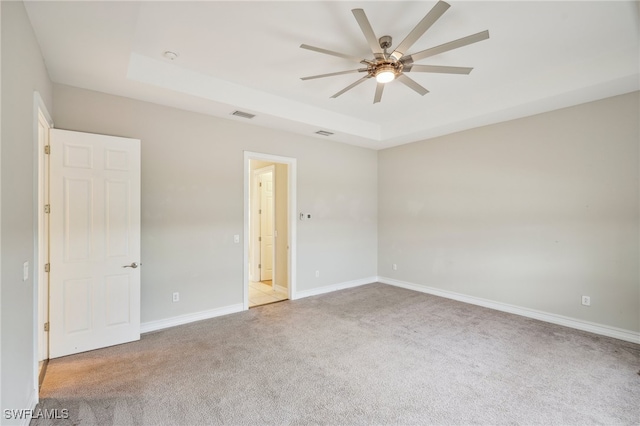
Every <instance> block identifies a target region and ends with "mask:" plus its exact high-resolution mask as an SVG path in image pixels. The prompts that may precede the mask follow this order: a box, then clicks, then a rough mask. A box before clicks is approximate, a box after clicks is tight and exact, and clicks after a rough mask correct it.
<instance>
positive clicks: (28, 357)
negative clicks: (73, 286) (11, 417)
mask: <svg viewBox="0 0 640 426" xmlns="http://www.w3.org/2000/svg"><path fill="white" fill-rule="evenodd" d="M0 7H1V8H2V57H3V60H2V159H1V161H2V163H1V166H0V170H1V173H2V177H1V178H0V182H1V184H2V189H1V190H2V214H1V218H2V221H1V225H0V226H1V230H0V232H1V235H2V242H1V244H2V249H1V253H2V259H1V261H2V281H1V283H2V284H1V285H2V289H1V291H2V297H1V301H2V322H1V324H2V332H1V333H0V334H1V335H2V338H1V339H2V347H1V348H2V395H1V398H2V399H1V404H0V405H1V407H2V409H3V410H4V409H11V408H13V409H19V408H32V407H30V406H29V397H30V396H34V394H33V392H34V391H35V389H34V381H35V378H34V362H35V360H34V357H33V355H34V338H33V335H34V330H33V329H34V326H33V320H34V297H35V296H34V294H35V293H34V282H33V276H34V273H33V268H31V270H30V271H29V279H28V280H27V281H26V282H25V281H23V280H22V264H23V262H25V261H28V262H29V264H30V265H31V266H33V265H34V210H35V209H34V199H35V196H34V164H35V152H34V146H35V139H34V114H33V111H34V97H33V94H34V91H39V92H40V94H41V95H42V98H43V99H44V101H45V104H46V106H47V109H48V110H49V112H51V109H52V87H51V82H50V81H49V77H48V75H47V71H46V69H45V65H44V61H43V60H42V56H41V54H40V48H39V47H38V44H37V42H36V39H35V36H34V34H33V30H32V28H31V24H30V23H29V20H28V18H27V15H26V12H25V10H24V5H23V4H22V2H7V1H3V2H0ZM2 418H3V424H4V423H5V422H7V424H9V423H11V422H9V421H6V420H4V412H2Z"/></svg>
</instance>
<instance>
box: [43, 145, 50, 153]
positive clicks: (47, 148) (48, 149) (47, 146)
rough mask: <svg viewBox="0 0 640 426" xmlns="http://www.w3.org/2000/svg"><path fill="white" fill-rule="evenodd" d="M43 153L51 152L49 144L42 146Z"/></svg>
mask: <svg viewBox="0 0 640 426" xmlns="http://www.w3.org/2000/svg"><path fill="white" fill-rule="evenodd" d="M44 153H45V154H51V145H45V146H44Z"/></svg>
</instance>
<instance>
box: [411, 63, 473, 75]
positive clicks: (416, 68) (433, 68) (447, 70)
mask: <svg viewBox="0 0 640 426" xmlns="http://www.w3.org/2000/svg"><path fill="white" fill-rule="evenodd" d="M471 70H473V67H448V66H442V65H416V64H410V65H407V66H405V67H404V68H402V71H403V72H433V73H442V74H469V73H470V72H471Z"/></svg>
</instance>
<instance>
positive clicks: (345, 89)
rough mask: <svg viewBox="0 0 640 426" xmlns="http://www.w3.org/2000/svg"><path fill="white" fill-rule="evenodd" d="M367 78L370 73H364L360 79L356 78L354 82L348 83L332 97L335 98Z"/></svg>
mask: <svg viewBox="0 0 640 426" xmlns="http://www.w3.org/2000/svg"><path fill="white" fill-rule="evenodd" d="M369 78H371V76H370V75H365V76H364V77H362V78H361V79H360V80H357V81H356V82H355V83H351V84H350V85H348V86H347V87H345V88H344V89H342V90H341V91H339V92H338V93H336V94H335V95H333V96H332V98H337V97H338V96H340V95H342V94H343V93H344V92H346V91H347V90H351V89H353V88H354V87H356V86H357V85H358V84H360V83H363V82H364V81H365V80H368V79H369Z"/></svg>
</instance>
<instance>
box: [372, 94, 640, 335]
mask: <svg viewBox="0 0 640 426" xmlns="http://www.w3.org/2000/svg"><path fill="white" fill-rule="evenodd" d="M638 104H639V96H638V92H635V93H631V94H627V95H622V96H617V97H613V98H608V99H604V100H601V101H597V102H591V103H588V104H583V105H579V106H575V107H572V108H567V109H562V110H558V111H553V112H549V113H546V114H541V115H536V116H532V117H528V118H523V119H520V120H514V121H510V122H506V123H501V124H496V125H492V126H487V127H482V128H477V129H473V130H469V131H465V132H461V133H457V134H452V135H449V136H445V137H440V138H435V139H431V140H428V141H423V142H417V143H413V144H409V145H404V146H400V147H396V148H391V149H387V150H383V151H380V152H379V168H378V179H379V182H380V185H379V192H378V200H379V211H378V215H379V226H378V238H379V252H378V256H379V266H378V272H379V275H380V276H383V277H388V278H392V279H396V280H400V281H404V282H408V283H412V284H418V285H423V286H429V287H434V288H437V289H442V290H447V291H452V292H457V293H462V294H464V295H469V296H475V297H480V298H484V299H489V300H492V301H497V302H502V303H508V304H512V305H517V306H520V307H525V308H531V309H536V310H540V311H544V312H548V313H553V314H559V315H563V316H567V317H572V318H575V319H580V320H586V321H591V322H595V323H599V324H603V325H608V326H613V327H619V328H622V329H626V330H631V331H636V332H637V331H639V330H640V317H639V315H640V306H639V303H640V293H639V291H640V290H639V284H638V283H639V277H638V259H639V252H638V236H639V228H638V220H639V211H638V205H639V204H638V196H639V175H638V144H639V140H640V135H639V131H638V117H639V111H638ZM393 263H396V264H397V265H398V269H397V270H396V271H394V270H392V267H391V266H392V264H393ZM581 295H588V296H590V297H591V306H590V307H584V306H581V304H580V300H581V299H580V298H581Z"/></svg>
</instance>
